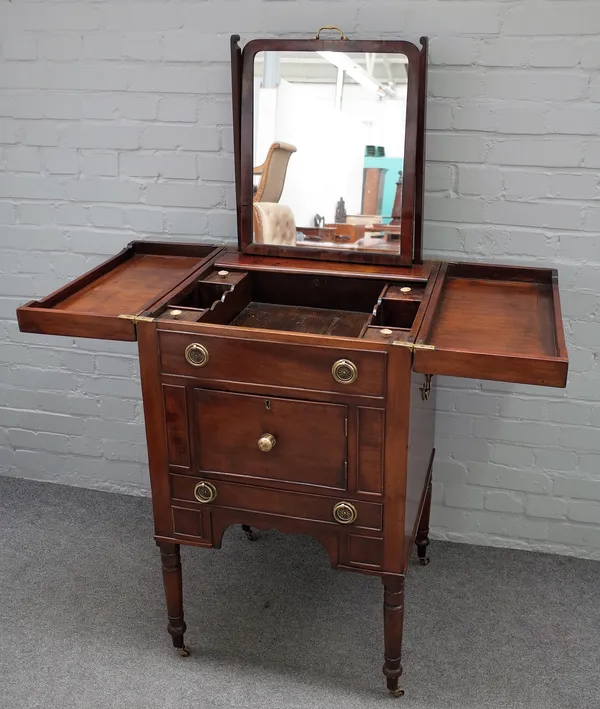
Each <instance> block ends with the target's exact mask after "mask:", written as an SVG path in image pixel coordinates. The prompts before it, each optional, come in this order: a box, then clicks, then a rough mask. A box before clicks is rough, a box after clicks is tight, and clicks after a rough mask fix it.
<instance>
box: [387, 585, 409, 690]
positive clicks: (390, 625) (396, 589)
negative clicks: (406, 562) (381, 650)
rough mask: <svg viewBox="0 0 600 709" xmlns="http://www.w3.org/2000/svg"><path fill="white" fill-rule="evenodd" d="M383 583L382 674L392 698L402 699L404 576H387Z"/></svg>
mask: <svg viewBox="0 0 600 709" xmlns="http://www.w3.org/2000/svg"><path fill="white" fill-rule="evenodd" d="M382 581H383V588H384V592H383V623H384V625H383V635H384V645H385V662H384V664H383V674H384V675H385V676H386V678H387V688H388V689H389V691H390V692H391V694H392V695H393V696H394V697H402V696H403V695H404V690H403V689H401V688H400V687H398V680H399V679H400V675H401V674H402V662H401V660H402V628H403V625H404V576H387V577H384V578H383V579H382Z"/></svg>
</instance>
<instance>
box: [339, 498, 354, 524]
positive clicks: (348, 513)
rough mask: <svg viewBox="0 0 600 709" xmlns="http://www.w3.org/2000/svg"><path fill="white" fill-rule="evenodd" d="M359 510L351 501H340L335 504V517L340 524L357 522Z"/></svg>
mask: <svg viewBox="0 0 600 709" xmlns="http://www.w3.org/2000/svg"><path fill="white" fill-rule="evenodd" d="M357 517H358V512H357V511H356V507H355V506H354V505H353V504H352V503H351V502H338V503H337V504H335V505H334V506H333V519H334V520H335V521H336V522H339V523H340V524H352V522H356V518H357Z"/></svg>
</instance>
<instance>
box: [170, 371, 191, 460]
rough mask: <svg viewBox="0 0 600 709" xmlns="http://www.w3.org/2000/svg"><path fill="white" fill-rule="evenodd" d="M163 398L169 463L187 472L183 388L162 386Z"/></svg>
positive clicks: (185, 415)
mask: <svg viewBox="0 0 600 709" xmlns="http://www.w3.org/2000/svg"><path fill="white" fill-rule="evenodd" d="M163 396H164V400H165V422H166V428H167V451H168V455H169V463H170V464H171V465H173V466H176V467H179V468H186V469H188V470H189V468H190V442H189V437H188V412H187V402H186V392H185V387H183V386H174V385H172V384H163Z"/></svg>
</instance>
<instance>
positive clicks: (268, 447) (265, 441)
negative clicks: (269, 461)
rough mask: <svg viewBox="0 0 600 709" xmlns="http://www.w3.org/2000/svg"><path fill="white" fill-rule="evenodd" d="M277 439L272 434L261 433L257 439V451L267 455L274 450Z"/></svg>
mask: <svg viewBox="0 0 600 709" xmlns="http://www.w3.org/2000/svg"><path fill="white" fill-rule="evenodd" d="M276 443H277V439H276V438H275V436H274V435H273V434H272V433H263V435H262V436H261V437H260V438H259V439H258V450H259V451H262V452H263V453H268V452H269V451H272V450H273V448H275V444H276Z"/></svg>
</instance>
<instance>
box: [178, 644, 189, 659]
mask: <svg viewBox="0 0 600 709" xmlns="http://www.w3.org/2000/svg"><path fill="white" fill-rule="evenodd" d="M177 652H178V653H179V654H180V655H181V657H189V656H190V655H191V652H190V650H189V649H188V648H187V647H186V646H185V645H184V646H183V647H178V648H177Z"/></svg>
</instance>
